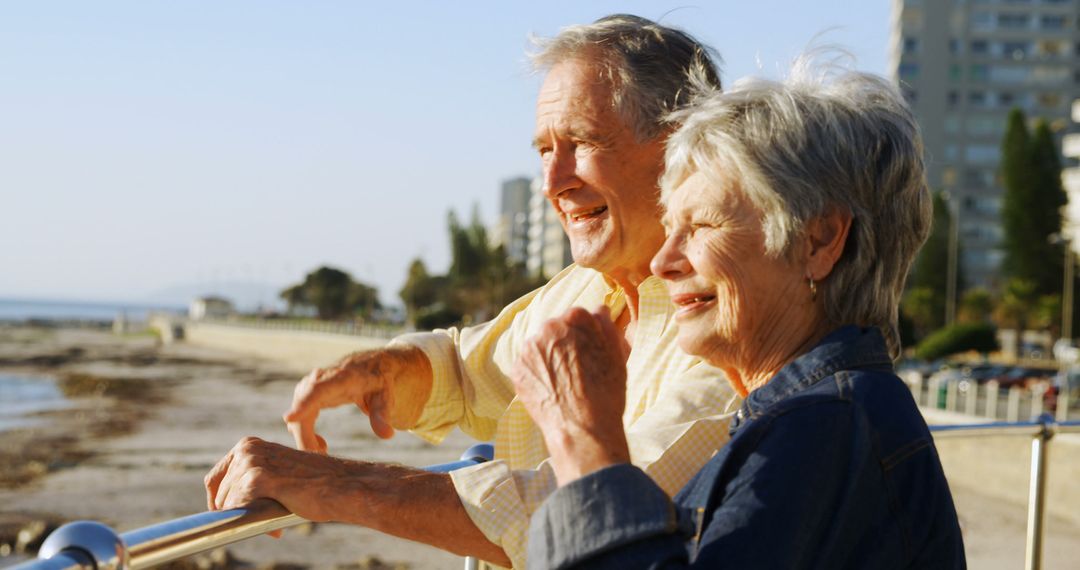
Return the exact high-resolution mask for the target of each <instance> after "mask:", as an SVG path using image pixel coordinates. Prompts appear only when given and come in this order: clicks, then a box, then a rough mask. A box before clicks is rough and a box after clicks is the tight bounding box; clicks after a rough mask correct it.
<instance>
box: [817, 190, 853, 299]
mask: <svg viewBox="0 0 1080 570" xmlns="http://www.w3.org/2000/svg"><path fill="white" fill-rule="evenodd" d="M850 229H851V212H850V211H849V210H848V209H847V208H830V209H829V211H827V212H826V213H825V214H824V215H821V216H819V217H817V218H815V219H814V220H812V221H811V222H810V223H809V224H807V232H806V236H807V240H808V241H809V252H808V255H807V258H806V272H807V277H809V278H811V279H813V280H815V281H822V280H824V279H825V277H827V276H828V275H829V273H832V270H833V267H834V266H836V262H837V261H839V260H840V256H841V255H843V253H844V245H845V244H846V243H847V236H848V231H849V230H850Z"/></svg>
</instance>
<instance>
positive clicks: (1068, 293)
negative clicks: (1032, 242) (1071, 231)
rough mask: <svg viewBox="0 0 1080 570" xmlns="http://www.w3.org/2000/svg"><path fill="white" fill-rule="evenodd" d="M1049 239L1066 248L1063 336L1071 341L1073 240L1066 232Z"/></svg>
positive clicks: (1062, 308) (1062, 302) (1062, 291)
mask: <svg viewBox="0 0 1080 570" xmlns="http://www.w3.org/2000/svg"><path fill="white" fill-rule="evenodd" d="M1048 239H1049V241H1050V243H1052V244H1054V245H1061V246H1062V249H1064V250H1065V282H1064V283H1063V284H1062V286H1061V338H1063V339H1065V340H1069V341H1071V340H1072V314H1073V272H1074V260H1073V254H1072V240H1071V239H1069V237H1068V236H1066V235H1064V232H1061V233H1052V234H1050V236H1049V238H1048Z"/></svg>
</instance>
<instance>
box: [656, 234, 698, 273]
mask: <svg viewBox="0 0 1080 570" xmlns="http://www.w3.org/2000/svg"><path fill="white" fill-rule="evenodd" d="M683 244H684V241H683V238H682V237H681V235H680V233H679V232H672V233H671V234H670V235H668V237H667V239H666V240H664V245H663V246H661V247H660V251H658V252H656V255H655V256H653V258H652V262H651V263H650V264H649V269H651V270H652V272H653V275H655V276H657V277H659V278H661V279H666V280H668V281H674V280H676V279H680V278H682V277H686V276H687V275H689V274H690V273H691V272H692V271H693V270H694V268H693V266H692V265H690V260H689V259H687V258H686V255H685V254H684V253H683Z"/></svg>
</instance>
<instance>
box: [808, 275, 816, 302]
mask: <svg viewBox="0 0 1080 570" xmlns="http://www.w3.org/2000/svg"><path fill="white" fill-rule="evenodd" d="M807 280H809V281H810V300H811V301H816V300H817V283H814V278H813V277H807Z"/></svg>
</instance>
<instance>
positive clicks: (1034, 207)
mask: <svg viewBox="0 0 1080 570" xmlns="http://www.w3.org/2000/svg"><path fill="white" fill-rule="evenodd" d="M1001 176H1002V181H1003V183H1004V186H1005V193H1004V196H1003V199H1002V209H1001V219H1002V226H1003V228H1004V230H1005V240H1004V243H1003V245H1004V249H1005V259H1004V261H1003V263H1002V269H1003V271H1004V273H1005V275H1006V276H1007V277H1010V278H1014V279H1022V280H1025V281H1030V282H1031V283H1032V286H1033V287H1034V292H1035V293H1036V294H1043V295H1050V294H1054V293H1058V292H1060V291H1061V282H1062V277H1061V275H1062V266H1061V260H1062V257H1063V254H1064V252H1063V251H1062V249H1061V245H1059V244H1055V243H1051V242H1052V240H1051V237H1052V236H1053V235H1054V234H1057V233H1059V232H1060V231H1061V206H1063V205H1064V204H1065V202H1066V198H1065V192H1064V190H1062V187H1061V164H1060V162H1059V161H1058V158H1057V147H1056V145H1055V143H1054V139H1053V135H1052V134H1051V132H1050V127H1049V126H1048V125H1047V124H1046V122H1045V121H1042V120H1040V121H1039V122H1038V123H1037V124H1036V127H1035V134H1034V136H1032V135H1031V134H1029V132H1028V129H1027V124H1026V120H1025V118H1024V114H1023V112H1021V111H1020V110H1019V109H1013V110H1012V112H1010V113H1009V120H1008V125H1007V128H1006V131H1005V137H1004V139H1003V141H1002V145H1001Z"/></svg>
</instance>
